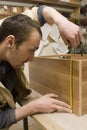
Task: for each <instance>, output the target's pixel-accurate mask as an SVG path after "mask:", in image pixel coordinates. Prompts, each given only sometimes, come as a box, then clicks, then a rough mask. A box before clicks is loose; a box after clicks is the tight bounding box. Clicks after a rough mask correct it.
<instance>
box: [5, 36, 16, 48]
mask: <svg viewBox="0 0 87 130" xmlns="http://www.w3.org/2000/svg"><path fill="white" fill-rule="evenodd" d="M6 43H7V47H11V48H12V47H14V45H15V37H14V35H9V36H7V38H6Z"/></svg>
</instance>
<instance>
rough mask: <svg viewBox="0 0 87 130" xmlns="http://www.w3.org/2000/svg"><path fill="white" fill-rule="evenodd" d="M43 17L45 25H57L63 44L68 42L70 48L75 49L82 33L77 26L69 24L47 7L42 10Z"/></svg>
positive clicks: (65, 19)
mask: <svg viewBox="0 0 87 130" xmlns="http://www.w3.org/2000/svg"><path fill="white" fill-rule="evenodd" d="M43 17H44V19H45V21H46V22H47V23H50V24H52V23H55V24H56V25H57V27H58V29H59V31H60V35H61V37H62V39H63V40H64V42H65V44H68V42H69V43H70V44H71V45H72V47H77V46H78V45H79V44H80V41H81V40H82V33H81V30H80V27H79V26H77V25H76V24H74V23H72V22H70V21H69V20H68V19H67V18H65V17H64V16H63V15H61V14H60V13H59V12H58V11H56V10H55V9H53V8H51V7H48V6H44V8H43Z"/></svg>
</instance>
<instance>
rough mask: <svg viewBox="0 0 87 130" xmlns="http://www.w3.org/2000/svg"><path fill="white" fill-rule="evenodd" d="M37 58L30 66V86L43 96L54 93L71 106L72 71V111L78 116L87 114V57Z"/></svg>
mask: <svg viewBox="0 0 87 130" xmlns="http://www.w3.org/2000/svg"><path fill="white" fill-rule="evenodd" d="M70 60H71V56H70V55H64V56H62V58H60V56H59V55H58V56H47V57H36V58H35V60H34V62H32V63H30V64H29V67H30V68H29V70H30V85H31V87H32V88H33V89H35V90H37V91H38V92H40V93H41V94H46V93H49V92H54V93H56V94H58V98H59V99H60V100H63V101H65V102H67V103H68V104H70V100H71V95H70V91H71V88H70V85H71V80H70V78H71V73H70V72H71V69H72V109H73V112H74V113H75V114H77V115H83V114H86V113H87V96H86V95H87V94H86V92H87V87H86V86H87V55H83V56H81V55H73V56H72V68H70V67H71V65H70V64H71V62H70Z"/></svg>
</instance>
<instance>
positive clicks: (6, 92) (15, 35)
mask: <svg viewBox="0 0 87 130" xmlns="http://www.w3.org/2000/svg"><path fill="white" fill-rule="evenodd" d="M26 15H31V17H32V19H33V20H36V21H37V22H39V24H41V25H43V24H44V23H45V21H46V22H48V23H50V24H52V23H55V24H56V25H57V26H58V28H59V30H60V34H61V36H62V38H63V40H64V42H65V43H66V44H67V43H68V41H69V42H70V43H71V45H72V46H73V47H77V46H78V45H79V43H80V41H81V31H80V28H79V27H78V26H77V25H75V24H73V23H71V22H70V21H68V20H67V19H66V18H65V17H63V16H62V15H61V14H60V13H58V12H57V11H56V10H54V9H53V8H51V7H47V6H40V7H38V8H37V7H35V8H33V9H32V10H31V12H30V11H29V13H28V14H26ZM26 15H24V14H19V15H16V16H12V17H8V18H7V19H5V20H4V21H3V22H2V24H1V26H0V128H7V127H9V126H11V125H12V124H14V123H16V122H17V121H19V120H21V119H23V118H25V117H27V116H28V115H32V114H35V113H38V112H40V113H44V112H54V111H65V112H70V113H71V112H72V111H71V108H70V106H69V105H68V104H67V103H64V102H62V101H59V100H56V97H57V95H55V94H53V93H51V94H47V95H44V96H42V97H41V98H39V99H37V100H35V101H32V102H29V103H28V104H27V105H24V106H22V107H20V108H18V109H16V108H15V102H16V101H19V100H20V99H21V98H23V97H25V96H26V95H28V94H29V93H31V90H30V88H29V84H28V82H27V80H26V78H25V76H24V74H23V71H22V68H21V66H23V65H24V63H25V62H28V61H32V60H33V58H34V52H35V51H36V50H37V49H38V47H39V43H40V39H41V35H42V34H41V31H40V28H39V27H38V26H37V24H36V23H35V22H34V21H33V20H32V19H30V18H29V17H28V16H26Z"/></svg>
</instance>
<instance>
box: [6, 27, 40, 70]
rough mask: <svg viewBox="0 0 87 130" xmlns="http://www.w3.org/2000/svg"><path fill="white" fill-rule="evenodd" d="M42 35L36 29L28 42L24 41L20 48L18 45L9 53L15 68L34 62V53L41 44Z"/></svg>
mask: <svg viewBox="0 0 87 130" xmlns="http://www.w3.org/2000/svg"><path fill="white" fill-rule="evenodd" d="M40 39H41V37H40V34H39V32H38V31H37V30H36V29H34V30H33V31H32V32H31V35H30V36H29V37H28V39H27V40H26V41H24V42H23V43H22V44H21V45H19V47H18V48H16V45H15V46H14V48H12V50H11V51H10V52H9V53H8V57H7V59H8V61H9V63H10V64H11V65H12V66H13V67H14V68H19V67H20V66H22V65H24V63H26V62H27V61H32V60H33V58H34V52H35V51H36V50H37V49H38V47H39V44H40Z"/></svg>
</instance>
